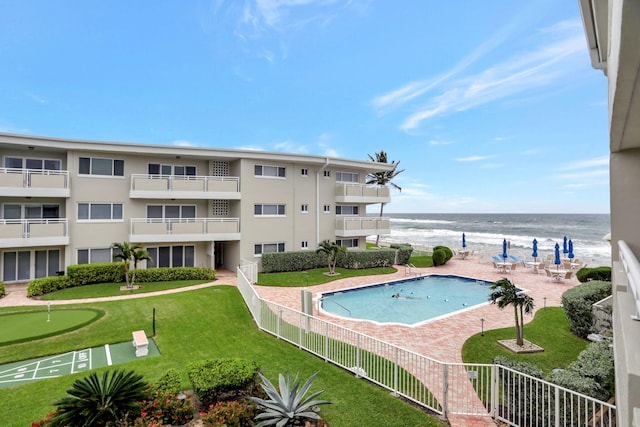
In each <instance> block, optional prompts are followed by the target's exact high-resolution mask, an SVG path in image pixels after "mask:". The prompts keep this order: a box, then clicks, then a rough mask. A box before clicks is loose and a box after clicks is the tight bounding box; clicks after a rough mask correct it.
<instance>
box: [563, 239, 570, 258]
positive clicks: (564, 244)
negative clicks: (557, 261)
mask: <svg viewBox="0 0 640 427" xmlns="http://www.w3.org/2000/svg"><path fill="white" fill-rule="evenodd" d="M562 253H563V254H568V253H569V249H567V236H564V241H563V242H562Z"/></svg>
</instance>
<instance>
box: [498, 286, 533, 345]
mask: <svg viewBox="0 0 640 427" xmlns="http://www.w3.org/2000/svg"><path fill="white" fill-rule="evenodd" d="M490 289H491V294H489V301H491V304H497V305H498V308H500V309H503V308H505V307H508V306H510V305H513V315H514V317H515V321H516V345H518V346H520V347H522V346H523V345H524V315H525V314H530V313H531V312H532V311H533V308H534V304H533V298H531V297H530V296H529V295H527V294H525V293H523V292H520V291H518V288H517V287H516V285H514V284H513V283H512V282H511V281H510V280H509V279H506V278H504V279H501V280H498V281H497V282H493V283H492V284H491V288H490Z"/></svg>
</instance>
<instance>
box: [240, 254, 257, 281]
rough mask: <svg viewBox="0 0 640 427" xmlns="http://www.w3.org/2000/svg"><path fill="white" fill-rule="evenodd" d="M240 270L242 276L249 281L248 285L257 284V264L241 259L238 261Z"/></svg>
mask: <svg viewBox="0 0 640 427" xmlns="http://www.w3.org/2000/svg"><path fill="white" fill-rule="evenodd" d="M240 269H241V270H242V274H244V276H245V277H246V278H247V279H249V283H251V284H252V285H253V284H255V283H258V264H256V263H255V262H253V261H249V260H246V259H244V258H243V259H242V260H240Z"/></svg>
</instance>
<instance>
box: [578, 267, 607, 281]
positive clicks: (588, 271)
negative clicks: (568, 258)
mask: <svg viewBox="0 0 640 427" xmlns="http://www.w3.org/2000/svg"><path fill="white" fill-rule="evenodd" d="M576 278H577V279H578V280H579V281H580V282H582V283H585V282H590V281H592V280H601V281H605V282H610V281H611V267H595V268H587V267H585V268H581V269H580V270H578V271H576Z"/></svg>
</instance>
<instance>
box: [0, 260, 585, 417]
mask: <svg viewBox="0 0 640 427" xmlns="http://www.w3.org/2000/svg"><path fill="white" fill-rule="evenodd" d="M416 274H419V275H422V274H445V275H446V274H452V275H459V276H465V277H472V278H476V279H483V280H487V281H491V282H493V281H496V280H499V279H501V278H502V277H507V278H509V279H510V280H511V281H513V282H514V283H515V284H516V285H517V286H518V287H520V288H521V289H525V290H527V293H528V294H529V295H530V296H532V297H533V299H534V300H535V304H536V307H535V310H536V311H537V310H539V309H541V308H543V307H544V306H560V303H561V296H562V293H563V292H564V291H566V290H567V289H569V288H571V287H573V286H576V285H578V284H579V282H578V280H577V279H576V278H575V276H574V277H573V278H571V279H569V280H565V281H564V282H560V283H558V282H552V281H550V280H549V279H548V278H547V277H546V275H544V272H541V274H533V273H532V272H531V270H530V269H525V268H521V267H520V268H518V269H516V270H515V271H513V272H512V273H511V274H504V273H498V272H496V271H495V270H494V269H493V267H492V266H491V265H490V264H487V263H483V262H481V261H480V260H479V259H477V258H475V257H469V258H467V259H465V260H462V259H459V258H456V257H454V258H452V259H451V260H450V261H449V262H448V263H447V264H446V265H444V266H439V267H437V268H428V269H419V268H418V269H412V270H411V271H409V270H405V269H404V268H403V267H399V270H398V271H397V272H396V273H393V274H388V275H385V276H384V277H380V276H378V277H376V278H375V279H374V280H373V281H372V278H371V277H351V278H346V279H340V280H336V281H333V282H330V283H326V284H323V285H317V286H313V287H312V288H310V290H311V291H312V292H313V295H314V298H316V297H319V295H320V294H321V293H322V292H327V291H333V290H339V289H346V288H352V287H356V286H361V285H366V284H372V283H376V282H382V281H384V282H387V281H391V280H394V279H405V278H407V277H408V276H411V275H416ZM216 277H217V279H216V281H215V282H211V283H205V284H201V285H195V286H189V287H185V288H178V289H169V290H164V291H158V292H150V293H144V294H133V295H121V296H115V297H104V298H92V299H82V300H64V301H63V300H59V301H51V304H52V305H54V304H79V303H85V302H94V301H112V300H119V299H131V298H145V297H149V296H154V295H162V294H170V293H177V292H184V291H189V290H193V289H200V288H204V287H208V286H215V285H218V284H226V285H234V286H235V285H236V284H237V280H236V276H235V273H234V272H231V271H224V270H218V271H217V273H216ZM301 289H305V288H304V287H290V288H277V287H263V286H256V290H257V292H258V294H259V295H260V296H261V297H262V298H264V299H266V300H268V301H272V302H276V303H278V304H282V305H285V306H287V307H291V308H293V309H296V310H300V308H301V307H300V290H301ZM26 295H27V292H26V286H24V285H22V286H19V285H7V295H6V296H5V297H4V298H2V299H0V307H6V306H25V305H46V304H49V301H43V300H34V299H30V298H27V296H26ZM314 310H315V314H316V315H317V316H318V317H320V318H323V319H326V320H329V321H331V322H334V323H337V324H340V325H343V326H345V327H347V328H350V329H353V330H356V331H359V332H362V333H365V334H367V335H370V336H372V337H375V338H379V339H381V340H384V341H386V342H389V343H392V344H395V345H398V346H401V347H404V348H407V349H410V350H413V351H415V352H416V353H419V354H422V355H424V356H427V357H430V358H432V359H436V360H439V361H444V362H462V356H461V351H462V345H463V344H464V342H465V341H466V340H467V338H469V337H470V336H472V335H475V334H477V333H478V332H480V329H481V326H482V325H481V319H484V329H485V330H489V329H498V328H505V327H512V326H513V322H514V319H513V310H509V309H507V310H500V309H498V308H497V307H496V306H495V305H491V304H489V303H486V304H484V305H481V306H478V307H475V308H471V309H469V310H467V311H464V312H462V313H459V314H456V315H454V316H450V317H447V318H444V319H440V320H434V321H432V322H428V323H426V324H423V325H420V326H416V327H410V326H399V325H377V324H375V323H373V322H369V321H354V320H349V319H342V318H337V317H333V316H329V315H327V314H324V313H320V312H318V309H317V306H316V307H314ZM532 318H533V316H526V317H525V320H526V321H527V322H529V321H530V320H531V319H532ZM449 422H450V424H451V426H452V427H480V426H495V423H494V422H493V420H491V419H490V418H488V417H477V416H463V415H451V416H450V417H449Z"/></svg>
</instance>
